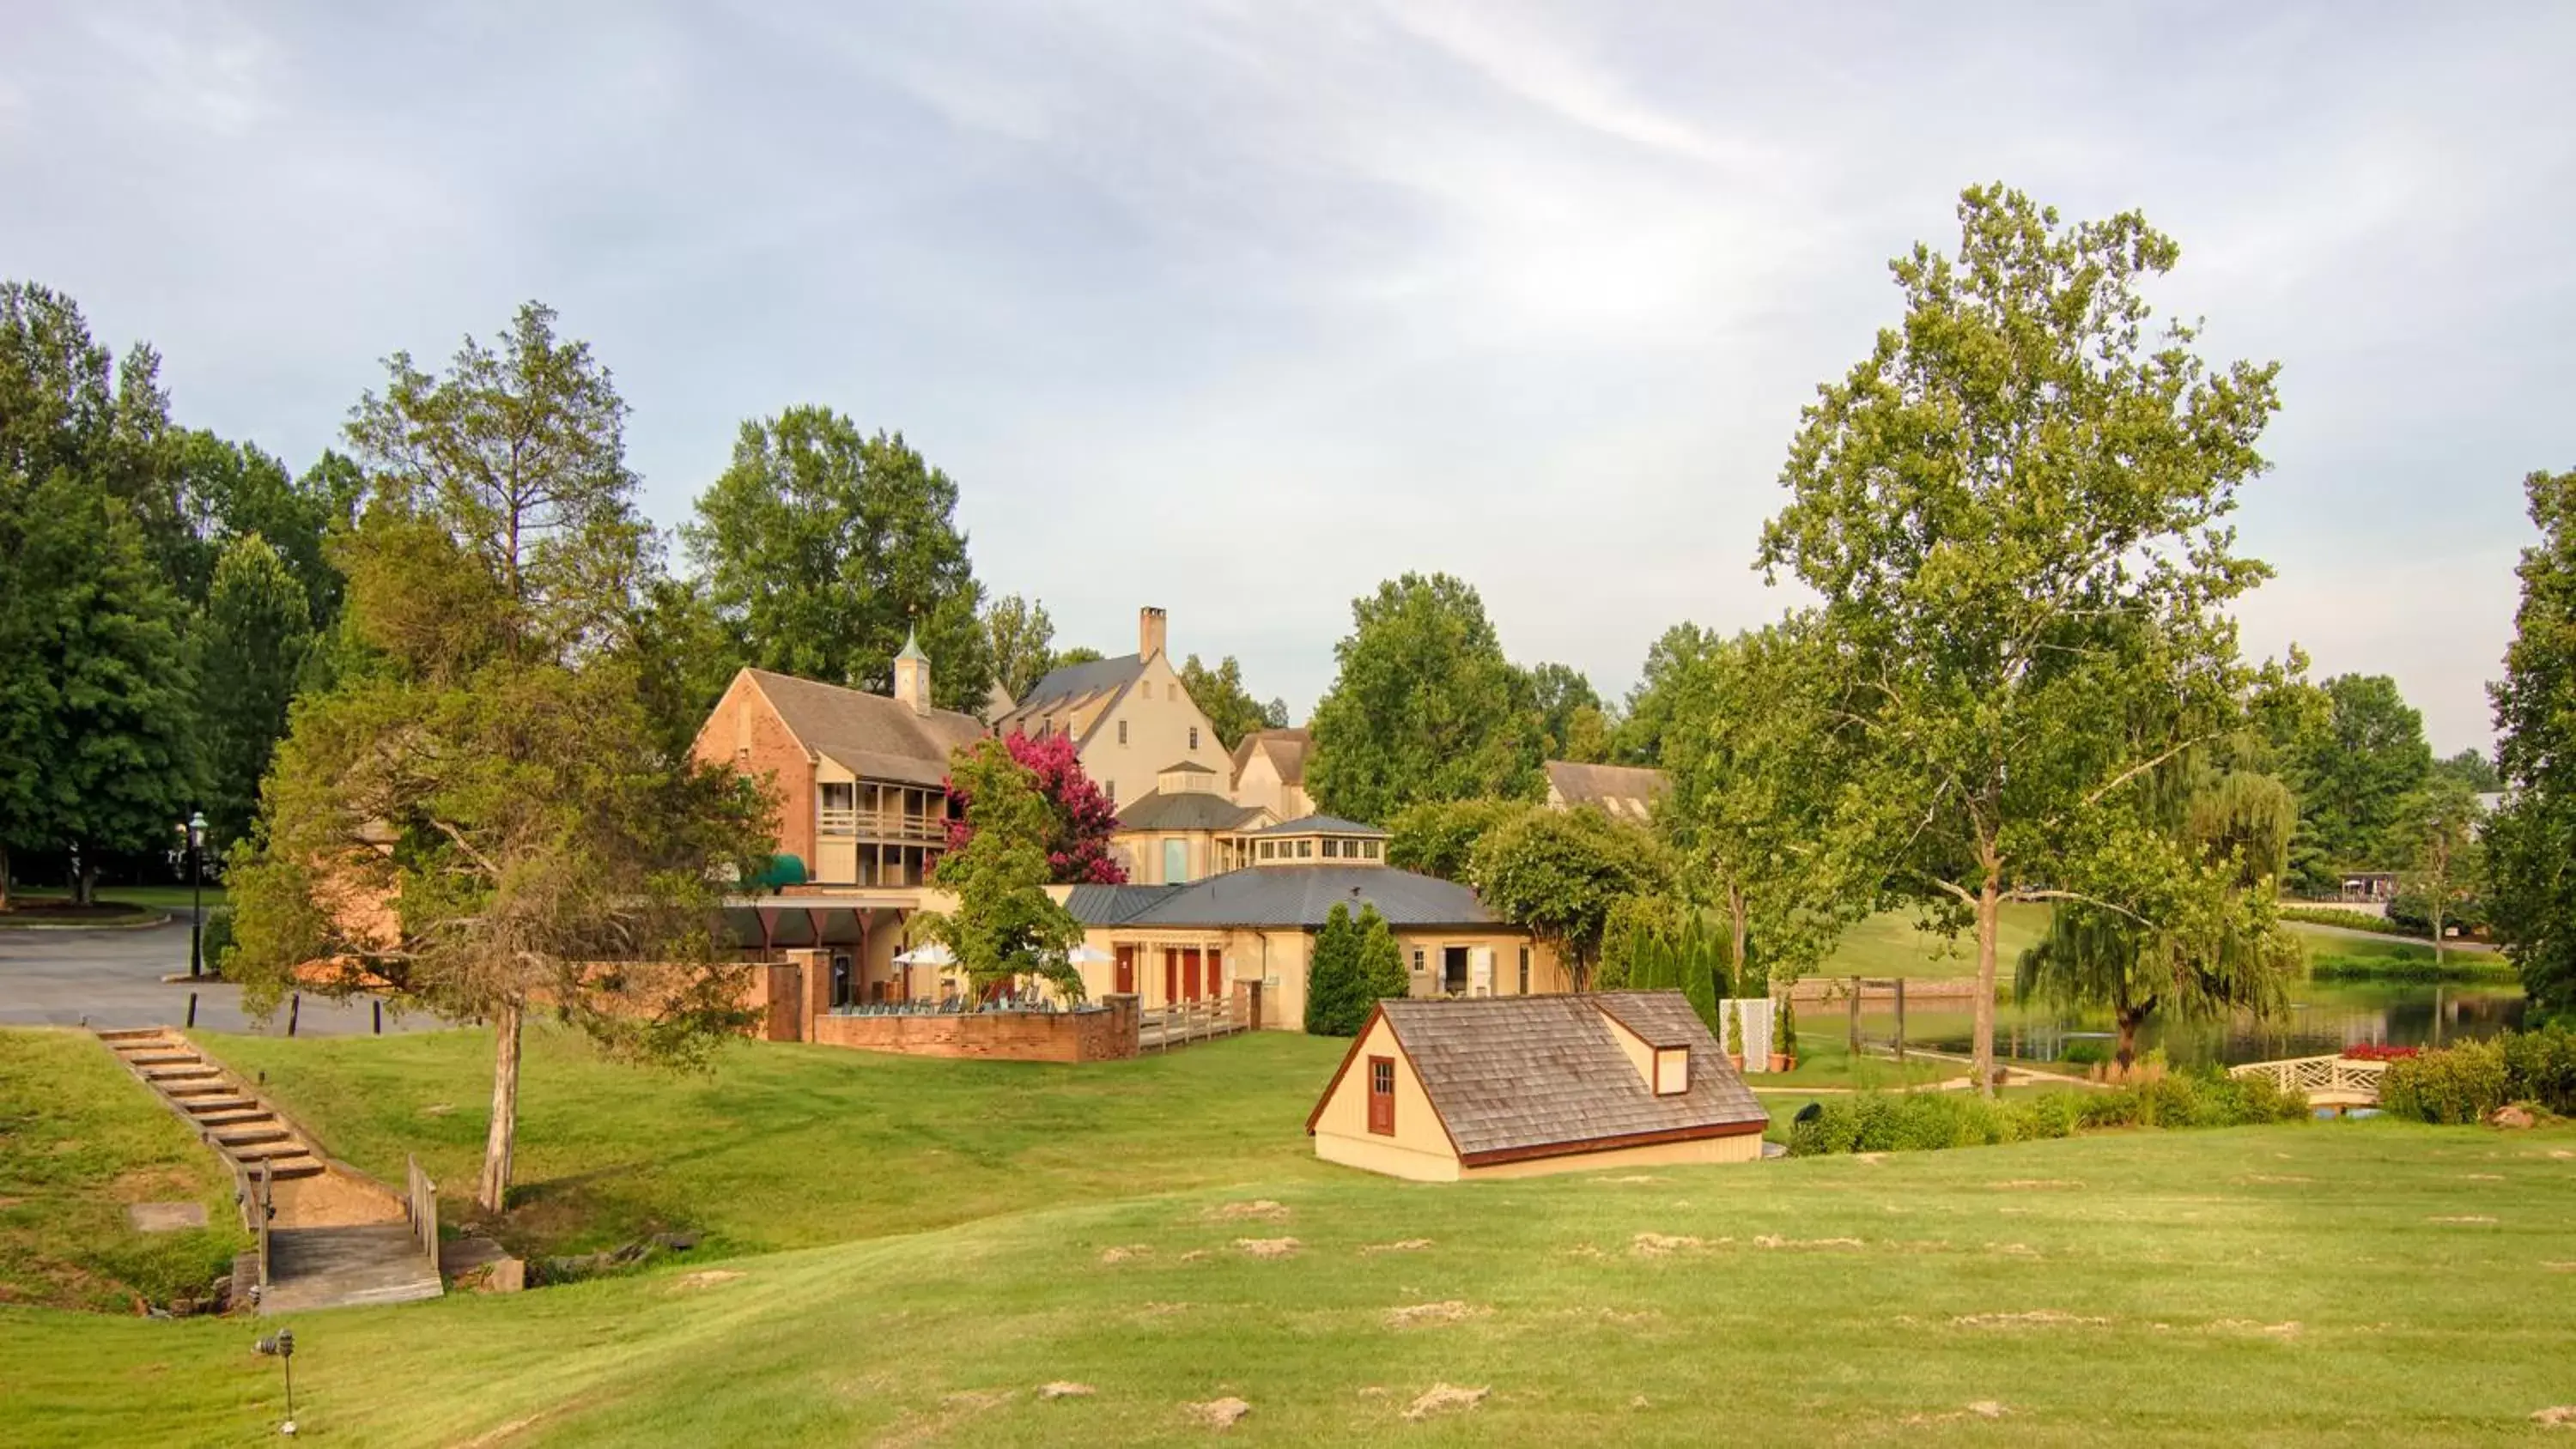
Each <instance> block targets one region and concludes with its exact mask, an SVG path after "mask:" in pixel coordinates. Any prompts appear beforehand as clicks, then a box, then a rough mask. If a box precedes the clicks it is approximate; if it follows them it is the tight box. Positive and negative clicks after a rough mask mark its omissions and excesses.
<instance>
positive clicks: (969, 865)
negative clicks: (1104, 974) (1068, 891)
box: [914, 738, 1083, 1002]
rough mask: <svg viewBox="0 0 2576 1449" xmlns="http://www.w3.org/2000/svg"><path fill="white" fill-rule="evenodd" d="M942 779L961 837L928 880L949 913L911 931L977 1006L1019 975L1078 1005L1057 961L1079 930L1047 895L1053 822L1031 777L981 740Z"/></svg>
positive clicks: (1067, 967) (1068, 970)
mask: <svg viewBox="0 0 2576 1449" xmlns="http://www.w3.org/2000/svg"><path fill="white" fill-rule="evenodd" d="M948 777H949V780H950V782H951V785H952V787H953V788H955V789H957V790H959V791H960V792H962V793H963V794H965V796H966V797H967V801H968V803H967V806H966V825H967V829H966V830H965V831H964V832H961V833H960V836H959V838H958V839H957V841H956V843H954V844H953V845H951V846H950V848H949V849H948V851H947V852H946V853H945V854H943V855H941V856H940V857H939V866H938V871H937V878H938V882H939V884H940V885H942V886H945V887H947V888H948V889H949V890H951V891H953V892H955V893H956V896H957V906H956V909H954V910H951V911H946V912H938V911H925V912H923V913H922V914H921V915H919V916H917V917H915V918H914V919H915V923H916V926H917V928H918V929H919V931H920V932H921V934H922V935H924V936H926V937H928V938H929V939H931V940H933V941H936V942H938V943H939V944H941V945H943V946H946V947H947V948H948V949H949V951H950V952H952V953H953V954H954V955H955V956H956V957H957V969H958V970H959V971H961V972H963V973H964V974H965V976H966V981H967V984H968V985H969V987H971V988H972V994H973V996H974V998H975V999H976V1000H977V1001H979V1002H980V1001H982V1000H983V998H984V997H985V995H986V994H987V993H988V992H990V991H991V990H992V989H993V988H994V987H996V986H1002V985H1007V984H1009V983H1011V982H1014V981H1016V980H1018V979H1019V978H1021V977H1023V976H1034V977H1037V978H1039V979H1040V980H1044V981H1047V982H1050V983H1052V984H1053V985H1054V986H1055V987H1056V989H1057V990H1058V991H1060V992H1062V993H1063V994H1064V996H1065V998H1066V999H1067V1000H1070V1001H1080V1000H1081V999H1082V992H1083V986H1082V973H1081V972H1079V971H1077V970H1075V969H1074V968H1073V966H1072V965H1071V964H1070V962H1069V961H1068V960H1067V959H1066V953H1068V952H1070V951H1071V950H1072V949H1073V948H1074V947H1075V946H1077V945H1080V944H1081V943H1082V923H1081V922H1079V921H1077V920H1075V919H1074V918H1073V914H1072V913H1071V912H1069V911H1067V910H1066V909H1065V908H1064V907H1063V906H1060V905H1058V904H1056V902H1055V899H1054V898H1053V897H1051V896H1049V895H1048V894H1047V893H1046V887H1047V884H1048V883H1049V882H1050V881H1052V880H1053V879H1054V875H1053V873H1052V872H1051V870H1050V868H1049V866H1048V864H1047V847H1046V842H1047V838H1048V835H1049V832H1050V831H1052V830H1053V829H1054V827H1055V816H1054V812H1053V809H1052V807H1051V806H1050V805H1049V803H1048V801H1047V798H1046V795H1045V794H1044V792H1043V791H1041V790H1040V789H1039V787H1038V783H1037V780H1036V777H1035V776H1034V775H1033V774H1031V772H1030V771H1029V770H1028V768H1027V767H1026V766H1024V765H1022V764H1021V763H1020V761H1019V760H1018V759H1017V758H1015V757H1014V756H1013V755H1012V753H1011V750H1010V748H1009V745H1008V742H1006V741H1004V740H1000V739H990V738H988V739H981V740H977V741H975V742H974V743H973V744H970V745H966V746H964V747H962V748H960V749H959V750H958V751H957V752H956V754H954V755H953V756H951V757H950V760H949V765H948Z"/></svg>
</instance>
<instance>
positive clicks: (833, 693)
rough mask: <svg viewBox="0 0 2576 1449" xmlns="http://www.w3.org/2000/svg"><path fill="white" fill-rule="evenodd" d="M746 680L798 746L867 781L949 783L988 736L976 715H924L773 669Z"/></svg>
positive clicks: (894, 702) (896, 702) (946, 712)
mask: <svg viewBox="0 0 2576 1449" xmlns="http://www.w3.org/2000/svg"><path fill="white" fill-rule="evenodd" d="M743 673H745V674H747V675H749V676H751V681H752V683H753V684H754V685H756V686H758V687H759V689H760V692H761V694H762V696H763V697H765V698H767V699H768V701H769V704H770V707H771V708H773V709H775V710H777V711H778V718H779V721H780V722H781V723H783V724H785V725H786V726H787V732H788V733H790V734H792V735H794V736H795V737H796V742H797V743H798V744H801V745H803V746H804V747H805V748H806V749H807V750H809V751H811V752H812V753H814V754H816V755H820V756H822V757H823V758H825V759H828V760H830V761H832V762H833V763H834V764H836V765H839V766H840V767H841V768H843V769H845V770H847V771H849V772H850V773H851V774H853V775H857V776H860V777H862V778H864V779H870V780H895V781H900V782H902V783H904V784H908V785H937V784H940V783H941V782H943V781H945V780H946V779H947V778H948V755H949V752H950V751H952V750H954V749H956V748H957V747H958V746H959V745H963V744H967V743H970V742H972V741H975V740H978V739H981V738H983V736H984V722H983V721H982V720H979V719H977V718H975V717H974V716H973V715H971V714H959V713H957V712H956V711H955V710H946V709H934V710H931V711H930V712H929V713H927V714H919V713H915V712H914V710H913V708H912V706H911V705H908V704H905V703H904V702H903V701H901V700H899V699H890V698H888V697H887V696H885V695H882V694H869V693H867V692H866V691H864V690H857V689H844V688H842V687H841V686H839V685H837V684H824V683H822V682H821V681H819V680H812V679H799V678H797V677H796V676H795V675H792V674H773V673H771V672H770V671H768V670H766V669H746V670H744V671H743Z"/></svg>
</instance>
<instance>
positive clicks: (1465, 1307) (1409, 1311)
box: [1386, 1298, 1494, 1328]
mask: <svg viewBox="0 0 2576 1449" xmlns="http://www.w3.org/2000/svg"><path fill="white" fill-rule="evenodd" d="M1493 1311H1494V1310H1492V1309H1490V1308H1480V1307H1478V1306H1476V1305H1475V1304H1473V1303H1463V1302H1460V1301H1459V1300H1457V1299H1455V1298H1448V1299H1443V1300H1442V1301H1440V1302H1438V1303H1413V1304H1407V1305H1406V1306H1404V1307H1402V1308H1390V1309H1388V1310H1387V1312H1386V1326H1387V1327H1389V1328H1421V1327H1423V1326H1424V1325H1426V1324H1435V1323H1464V1322H1466V1321H1467V1320H1468V1319H1470V1318H1474V1317H1477V1316H1478V1315H1480V1314H1486V1313H1491V1312H1493Z"/></svg>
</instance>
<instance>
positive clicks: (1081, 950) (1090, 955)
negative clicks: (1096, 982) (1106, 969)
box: [1064, 946, 1118, 966]
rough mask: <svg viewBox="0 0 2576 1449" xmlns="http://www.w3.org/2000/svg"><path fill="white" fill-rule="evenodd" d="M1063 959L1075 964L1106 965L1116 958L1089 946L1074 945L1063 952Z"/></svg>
mask: <svg viewBox="0 0 2576 1449" xmlns="http://www.w3.org/2000/svg"><path fill="white" fill-rule="evenodd" d="M1064 959H1065V960H1067V961H1069V962H1071V963H1072V964H1074V965H1076V966H1106V965H1108V964H1109V963H1110V962H1112V961H1115V960H1117V959H1118V958H1117V957H1115V956H1112V955H1110V954H1109V953H1108V952H1106V951H1102V950H1097V949H1094V948H1093V947H1090V946H1076V947H1074V948H1073V949H1072V950H1070V951H1067V952H1065V953H1064Z"/></svg>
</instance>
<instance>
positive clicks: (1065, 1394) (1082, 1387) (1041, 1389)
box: [1038, 1379, 1100, 1399]
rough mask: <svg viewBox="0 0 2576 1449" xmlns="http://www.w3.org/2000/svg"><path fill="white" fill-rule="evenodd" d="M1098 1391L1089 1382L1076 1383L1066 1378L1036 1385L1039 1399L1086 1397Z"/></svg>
mask: <svg viewBox="0 0 2576 1449" xmlns="http://www.w3.org/2000/svg"><path fill="white" fill-rule="evenodd" d="M1098 1392H1100V1391H1099V1390H1098V1389H1095V1388H1093V1387H1092V1386H1091V1385H1089V1384H1077V1383H1074V1382H1072V1381H1071V1380H1068V1379H1057V1380H1056V1381H1055V1382H1053V1383H1047V1384H1040V1385H1038V1397H1039V1398H1041V1399H1087V1398H1089V1397H1091V1396H1092V1395H1093V1394H1096V1393H1098Z"/></svg>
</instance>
